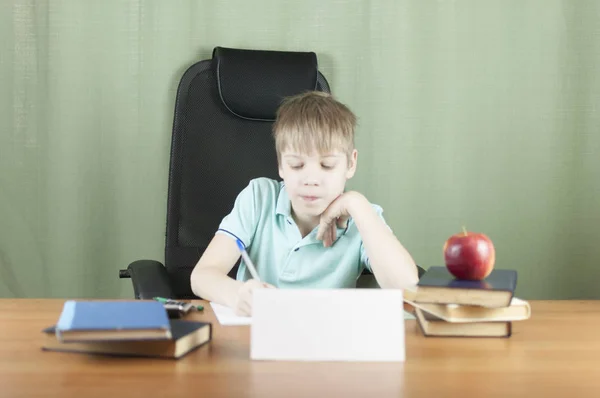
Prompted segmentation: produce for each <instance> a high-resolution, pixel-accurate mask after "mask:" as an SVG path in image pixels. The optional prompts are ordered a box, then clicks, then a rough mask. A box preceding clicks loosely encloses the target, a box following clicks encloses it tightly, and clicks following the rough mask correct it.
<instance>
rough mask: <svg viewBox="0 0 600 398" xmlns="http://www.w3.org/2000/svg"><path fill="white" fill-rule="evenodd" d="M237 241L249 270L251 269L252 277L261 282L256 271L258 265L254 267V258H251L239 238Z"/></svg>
mask: <svg viewBox="0 0 600 398" xmlns="http://www.w3.org/2000/svg"><path fill="white" fill-rule="evenodd" d="M236 243H237V245H238V249H240V252H241V253H242V258H243V259H244V263H246V267H248V271H250V275H252V278H254V279H256V280H257V281H259V282H260V277H259V276H258V272H256V267H254V263H253V262H252V260H250V256H249V255H248V252H247V251H246V248H245V247H244V244H243V243H242V241H241V240H239V239H236Z"/></svg>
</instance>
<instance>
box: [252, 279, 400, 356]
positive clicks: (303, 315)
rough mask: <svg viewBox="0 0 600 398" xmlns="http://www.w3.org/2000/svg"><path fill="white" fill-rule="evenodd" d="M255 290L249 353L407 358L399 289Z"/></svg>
mask: <svg viewBox="0 0 600 398" xmlns="http://www.w3.org/2000/svg"><path fill="white" fill-rule="evenodd" d="M253 294H254V297H253V306H252V307H253V309H252V311H253V316H252V324H251V339H250V357H251V358H252V359H255V360H256V359H259V360H291V361H382V362H389V361H397V362H401V361H404V360H405V340H404V310H403V300H402V291H401V290H392V289H259V290H255V291H254V293H253Z"/></svg>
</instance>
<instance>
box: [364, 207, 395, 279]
mask: <svg viewBox="0 0 600 398" xmlns="http://www.w3.org/2000/svg"><path fill="white" fill-rule="evenodd" d="M371 206H373V209H375V211H376V212H377V215H378V216H379V218H381V220H382V221H383V223H384V224H385V225H386V226H387V227H388V229H389V230H390V231H391V230H392V228H390V226H389V225H388V224H387V223H386V222H385V218H384V217H383V209H382V208H381V206H378V205H375V204H371ZM360 263H361V266H362V267H364V268H366V269H368V270H369V271H370V272H373V270H372V269H371V261H370V260H369V254H368V253H367V250H366V249H365V245H364V244H363V241H362V239H361V242H360Z"/></svg>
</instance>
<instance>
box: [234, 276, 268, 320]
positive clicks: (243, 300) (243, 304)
mask: <svg viewBox="0 0 600 398" xmlns="http://www.w3.org/2000/svg"><path fill="white" fill-rule="evenodd" d="M265 288H266V289H274V288H275V286H273V285H269V284H268V283H265V282H259V281H257V280H256V279H250V280H247V281H246V282H245V283H244V284H243V285H242V286H241V287H240V289H239V290H238V296H237V302H236V304H235V307H234V309H233V310H234V312H235V313H236V315H240V316H252V291H253V290H254V289H265Z"/></svg>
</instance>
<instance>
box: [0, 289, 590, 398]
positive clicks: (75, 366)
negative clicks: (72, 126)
mask: <svg viewBox="0 0 600 398" xmlns="http://www.w3.org/2000/svg"><path fill="white" fill-rule="evenodd" d="M63 303H64V300H58V299H0V325H2V331H1V332H0V397H17V396H18V397H21V396H22V397H35V396H60V397H77V398H82V397H90V396H99V397H100V396H101V397H110V398H112V397H118V396H123V397H167V396H177V397H178V396H184V395H185V396H196V397H238V396H248V397H285V398H290V397H305V396H314V397H320V396H327V397H350V396H352V397H354V396H356V397H365V396H368V397H388V396H389V397H402V396H405V397H470V396H472V397H528V398H534V397H538V396H540V397H567V396H569V397H571V396H573V397H600V301H532V302H531V305H532V317H531V319H529V320H526V321H521V322H515V323H514V325H513V335H512V337H510V338H508V339H505V338H433V337H428V338H427V337H424V336H423V335H422V334H421V332H420V330H419V329H418V326H417V325H416V323H415V321H414V320H410V321H406V356H407V359H406V362H404V363H343V362H333V363H332V362H317V363H314V362H270V361H269V362H262V361H251V360H250V359H249V341H250V340H249V333H250V329H249V327H248V326H224V327H221V326H220V325H219V323H218V321H217V320H216V318H215V316H214V314H213V313H212V311H211V308H210V305H206V303H203V304H205V305H206V309H205V310H204V311H203V312H202V313H196V314H194V315H193V316H191V317H190V319H198V320H204V321H210V322H213V327H214V329H213V341H212V342H211V343H210V344H208V345H205V346H203V347H201V348H199V349H198V350H196V351H194V352H192V353H190V354H188V355H187V356H186V357H184V358H182V359H180V360H170V359H148V358H117V357H107V356H94V355H87V354H75V353H60V352H50V351H42V350H41V349H40V347H41V345H42V341H43V335H42V333H41V330H42V329H43V328H45V327H47V326H50V325H53V324H54V323H55V322H56V320H57V319H58V316H59V314H60V311H61V309H62V305H63ZM357 316H360V314H357ZM315 330H316V332H317V333H318V331H317V330H318V328H315ZM372 338H377V336H373V337H372Z"/></svg>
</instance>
